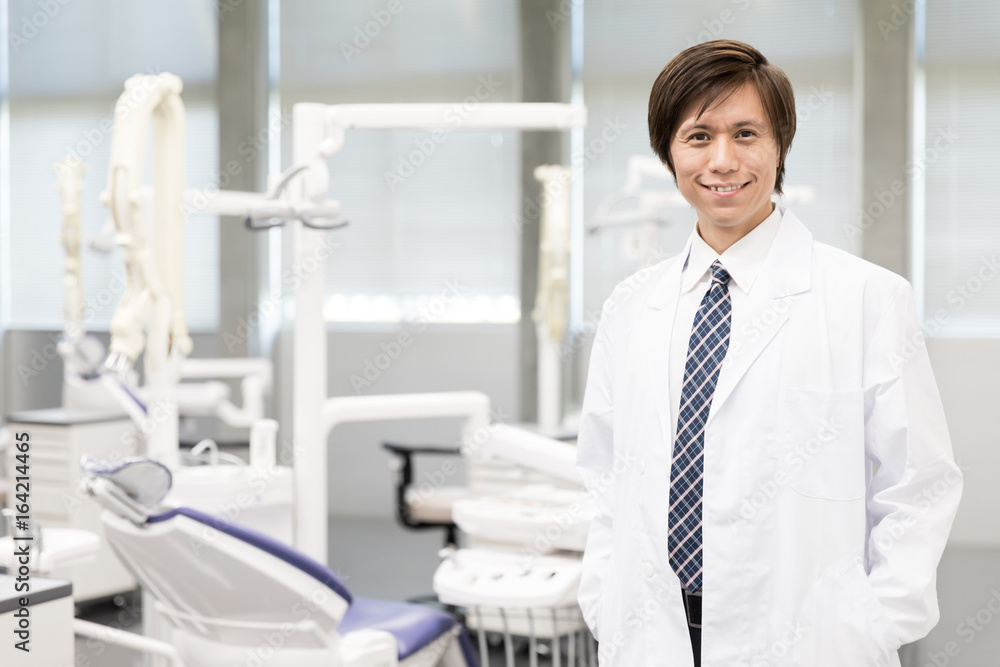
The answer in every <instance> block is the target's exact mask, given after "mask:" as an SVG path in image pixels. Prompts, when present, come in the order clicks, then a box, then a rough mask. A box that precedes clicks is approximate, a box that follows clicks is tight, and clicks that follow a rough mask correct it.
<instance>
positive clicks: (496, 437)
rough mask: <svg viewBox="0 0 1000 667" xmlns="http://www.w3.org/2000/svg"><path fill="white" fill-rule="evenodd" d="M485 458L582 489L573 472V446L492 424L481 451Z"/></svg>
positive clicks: (578, 476) (578, 475) (574, 458)
mask: <svg viewBox="0 0 1000 667" xmlns="http://www.w3.org/2000/svg"><path fill="white" fill-rule="evenodd" d="M482 453H483V455H484V456H486V457H488V458H499V459H504V460H506V461H510V462H511V463H516V464H518V465H520V466H524V467H526V468H531V469H532V470H538V471H541V472H544V473H546V474H548V475H552V476H553V477H556V478H558V479H561V480H563V481H566V482H571V483H573V484H579V485H580V486H581V487H582V486H583V480H582V479H581V478H580V473H579V472H577V470H576V446H574V445H570V444H568V443H565V442H562V441H561V440H553V439H552V438H547V437H545V436H544V435H538V434H536V433H531V432H530V431H525V430H524V429H520V428H516V427H513V426H507V425H506V424H494V425H493V426H491V427H490V438H489V440H487V441H486V443H485V444H484V445H483V447H482Z"/></svg>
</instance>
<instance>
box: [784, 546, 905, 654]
mask: <svg viewBox="0 0 1000 667" xmlns="http://www.w3.org/2000/svg"><path fill="white" fill-rule="evenodd" d="M795 629H796V632H795V635H794V637H792V638H791V642H792V644H793V645H792V650H791V652H790V653H791V658H792V660H791V664H792V665H794V667H844V666H845V665H850V666H851V667H899V656H898V654H897V652H896V649H897V648H898V647H899V641H898V640H897V639H896V635H895V634H894V633H893V631H892V630H891V628H890V626H889V621H888V618H887V617H886V615H885V610H884V609H883V608H882V605H881V603H880V602H879V600H878V598H877V597H876V596H875V593H874V591H873V590H872V587H871V584H870V583H869V582H868V576H867V575H866V574H865V571H864V568H863V567H862V565H861V562H860V560H854V561H853V562H852V563H851V564H850V565H848V566H847V567H846V568H838V569H837V570H830V571H828V572H826V573H825V574H823V575H822V576H821V577H820V578H819V579H818V580H817V581H816V582H815V584H813V586H812V587H811V588H810V589H809V591H808V592H807V593H806V596H805V599H804V601H803V606H802V613H801V615H800V617H799V620H798V622H797V623H796V624H795Z"/></svg>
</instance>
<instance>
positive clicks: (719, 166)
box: [710, 138, 739, 173]
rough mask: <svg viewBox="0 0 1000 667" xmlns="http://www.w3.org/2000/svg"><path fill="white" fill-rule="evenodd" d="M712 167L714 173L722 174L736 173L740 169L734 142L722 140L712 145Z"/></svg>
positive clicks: (726, 139)
mask: <svg viewBox="0 0 1000 667" xmlns="http://www.w3.org/2000/svg"><path fill="white" fill-rule="evenodd" d="M710 167H711V169H712V171H717V172H722V173H726V172H730V171H736V170H737V169H738V168H739V160H738V157H737V155H736V145H735V144H734V142H732V141H730V140H729V139H728V138H721V139H718V140H717V141H715V142H714V143H713V144H712V149H711V164H710Z"/></svg>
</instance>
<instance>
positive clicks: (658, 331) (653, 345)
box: [639, 239, 691, 444]
mask: <svg viewBox="0 0 1000 667" xmlns="http://www.w3.org/2000/svg"><path fill="white" fill-rule="evenodd" d="M690 250H691V240H690V239H689V240H688V243H687V246H685V248H684V251H683V252H682V253H681V254H680V256H679V257H678V261H676V262H674V263H673V264H672V265H671V266H670V268H669V269H667V271H666V272H665V273H664V275H663V277H662V278H661V279H660V282H659V284H658V285H657V286H656V289H654V290H653V291H652V292H651V294H650V296H649V299H648V300H647V301H646V305H647V307H646V317H647V318H648V320H647V322H648V326H645V327H642V330H643V331H644V333H645V334H646V335H648V338H647V339H646V340H645V341H644V343H645V344H644V345H640V346H639V349H646V350H649V360H648V363H646V364H645V366H646V368H645V371H646V372H647V373H648V374H649V380H650V386H651V387H652V388H653V401H654V403H655V404H656V414H657V416H658V417H659V420H660V432H661V433H662V434H663V441H664V442H665V443H668V444H669V443H671V442H672V439H673V424H672V423H671V418H670V403H671V401H672V400H673V399H672V398H671V396H670V370H669V367H668V366H669V363H670V337H671V335H673V333H674V332H673V328H674V319H675V315H676V313H677V301H678V299H679V298H680V293H681V270H682V269H683V267H684V263H685V261H687V256H688V252H689V251H690ZM677 335H686V333H685V334H681V333H678V334H677ZM639 363H643V361H642V360H641V359H640V360H639Z"/></svg>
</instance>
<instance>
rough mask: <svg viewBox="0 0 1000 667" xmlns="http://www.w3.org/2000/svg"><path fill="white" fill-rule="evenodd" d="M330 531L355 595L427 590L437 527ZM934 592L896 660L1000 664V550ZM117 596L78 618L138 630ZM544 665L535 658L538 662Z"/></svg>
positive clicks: (108, 655) (81, 663)
mask: <svg viewBox="0 0 1000 667" xmlns="http://www.w3.org/2000/svg"><path fill="white" fill-rule="evenodd" d="M330 536H331V538H330V562H331V563H333V565H334V569H335V571H337V572H338V574H339V575H340V576H341V577H342V578H343V579H344V581H345V583H346V584H347V586H348V587H349V588H350V589H351V591H352V592H353V593H354V594H356V595H360V596H365V597H378V598H386V599H392V600H405V599H409V598H414V597H417V596H420V595H424V594H427V593H429V592H430V590H431V578H432V576H433V573H434V570H435V568H436V567H437V564H438V560H439V559H438V555H437V552H438V549H439V548H440V547H441V542H442V536H441V534H440V533H438V532H429V533H427V532H410V531H406V530H404V529H403V528H400V527H399V526H397V525H396V524H394V523H391V522H387V521H366V520H347V519H333V520H332V521H331V524H330ZM938 595H939V600H940V606H941V622H940V623H939V624H938V625H937V627H936V628H935V629H934V630H933V631H932V632H931V634H930V635H929V636H928V637H926V638H925V639H923V640H921V641H920V642H917V643H916V644H912V645H910V646H906V647H904V648H903V649H902V650H901V651H900V658H901V660H902V665H903V667H1000V551H997V550H996V549H985V548H971V547H966V548H955V549H950V550H949V551H947V552H946V553H945V557H944V559H943V560H942V563H941V568H940V570H939V577H938ZM123 603H124V604H123V606H121V607H114V606H113V605H110V604H107V605H101V606H99V607H95V608H91V609H89V610H87V611H86V612H85V613H84V614H83V617H85V618H89V619H90V620H94V621H96V622H100V623H111V624H116V625H120V626H121V627H125V628H126V629H129V630H132V631H139V630H140V629H141V625H142V624H141V621H140V620H139V618H138V616H139V614H138V613H137V607H138V605H137V602H136V601H135V600H131V599H128V600H124V601H123ZM474 643H475V642H474ZM518 649H519V650H518V652H517V654H516V656H515V658H516V660H515V664H516V665H517V667H520V666H521V665H525V666H527V665H529V664H530V663H529V660H528V656H527V650H526V647H523V646H521V647H518ZM490 656H491V659H490V665H491V667H496V666H498V665H499V666H504V665H505V664H506V663H505V660H504V652H503V647H502V646H494V647H493V648H492V649H491V650H490ZM564 660H565V657H564ZM76 664H77V666H78V667H133V666H134V667H139V666H141V665H143V662H142V660H141V658H139V657H138V656H137V655H136V654H135V653H133V652H131V651H128V650H125V649H119V648H115V647H111V646H103V645H101V644H100V643H98V642H93V641H92V640H82V639H77V663H76ZM549 664H551V663H550V661H549V659H548V658H545V657H541V658H540V660H539V665H549ZM563 664H564V665H565V662H563Z"/></svg>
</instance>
